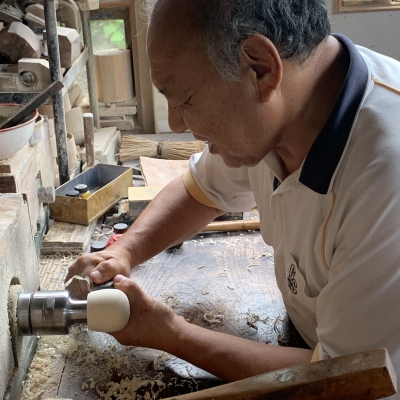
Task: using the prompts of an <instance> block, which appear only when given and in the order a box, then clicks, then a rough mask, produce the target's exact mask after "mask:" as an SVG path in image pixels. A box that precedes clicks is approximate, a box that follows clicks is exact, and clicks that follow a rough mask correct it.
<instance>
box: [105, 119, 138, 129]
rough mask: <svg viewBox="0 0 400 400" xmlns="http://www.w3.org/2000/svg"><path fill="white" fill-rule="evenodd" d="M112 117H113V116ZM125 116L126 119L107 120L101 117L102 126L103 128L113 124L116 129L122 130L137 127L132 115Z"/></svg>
mask: <svg viewBox="0 0 400 400" xmlns="http://www.w3.org/2000/svg"><path fill="white" fill-rule="evenodd" d="M111 118H113V117H111ZM114 118H115V117H114ZM125 118H126V119H107V120H103V119H100V126H101V127H102V128H106V127H111V126H113V127H115V128H116V129H119V130H121V131H129V130H132V129H133V128H134V127H135V123H134V121H133V118H132V117H130V116H126V117H125Z"/></svg>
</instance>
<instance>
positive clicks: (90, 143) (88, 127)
mask: <svg viewBox="0 0 400 400" xmlns="http://www.w3.org/2000/svg"><path fill="white" fill-rule="evenodd" d="M83 127H84V130H85V148H86V166H87V168H90V167H93V165H94V122H93V114H92V113H85V114H83Z"/></svg>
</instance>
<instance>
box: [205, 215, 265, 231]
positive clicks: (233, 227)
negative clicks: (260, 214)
mask: <svg viewBox="0 0 400 400" xmlns="http://www.w3.org/2000/svg"><path fill="white" fill-rule="evenodd" d="M259 229H260V220H259V219H258V218H257V219H246V220H238V221H216V222H210V223H209V224H208V225H207V226H206V227H205V228H204V229H203V230H202V231H203V232H212V231H223V232H228V231H252V230H253V231H254V230H259Z"/></svg>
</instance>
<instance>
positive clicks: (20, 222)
mask: <svg viewBox="0 0 400 400" xmlns="http://www.w3.org/2000/svg"><path fill="white" fill-rule="evenodd" d="M29 225H30V224H29V214H28V208H27V205H26V203H25V202H24V199H23V197H22V195H20V194H6V195H3V196H0V355H1V357H0V371H1V373H0V398H2V399H3V398H6V397H5V393H6V388H7V384H8V383H11V379H12V378H13V374H14V373H15V372H16V371H15V369H14V367H16V365H15V361H16V360H17V361H18V362H19V363H20V362H21V360H24V359H25V357H26V358H28V350H29V343H31V342H30V339H31V338H29V337H24V338H19V343H18V347H17V348H16V354H13V351H12V346H11V335H10V326H9V323H10V319H9V316H8V312H7V303H8V293H9V289H10V285H11V284H19V285H20V286H21V287H22V289H23V290H24V291H25V292H32V291H36V290H38V288H39V274H38V269H37V256H36V253H35V246H34V244H33V239H32V236H31V235H30V226H29ZM13 356H14V357H13ZM19 372H21V371H19ZM17 397H18V396H17ZM17 397H13V396H11V397H10V398H17Z"/></svg>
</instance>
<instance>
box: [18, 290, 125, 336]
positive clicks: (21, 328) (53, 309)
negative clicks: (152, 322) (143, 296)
mask: <svg viewBox="0 0 400 400" xmlns="http://www.w3.org/2000/svg"><path fill="white" fill-rule="evenodd" d="M99 286H101V285H99ZM107 286H108V287H109V286H110V284H109V283H108V284H107ZM16 313H17V325H18V332H19V334H20V335H21V336H30V335H67V334H68V333H69V332H70V328H71V326H72V325H74V324H87V326H88V328H89V329H90V330H93V331H99V332H116V331H119V330H121V329H122V328H124V327H125V325H126V324H127V323H128V321H129V316H130V305H129V300H128V297H127V296H126V294H125V293H123V292H122V291H120V290H117V289H110V288H106V289H104V288H102V289H101V290H99V289H98V290H96V291H93V292H91V293H89V294H88V298H87V300H76V299H73V298H72V297H71V295H70V292H69V291H68V290H59V291H49V292H34V293H21V294H20V295H19V296H18V302H17V311H16ZM104 315H107V318H104Z"/></svg>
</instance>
